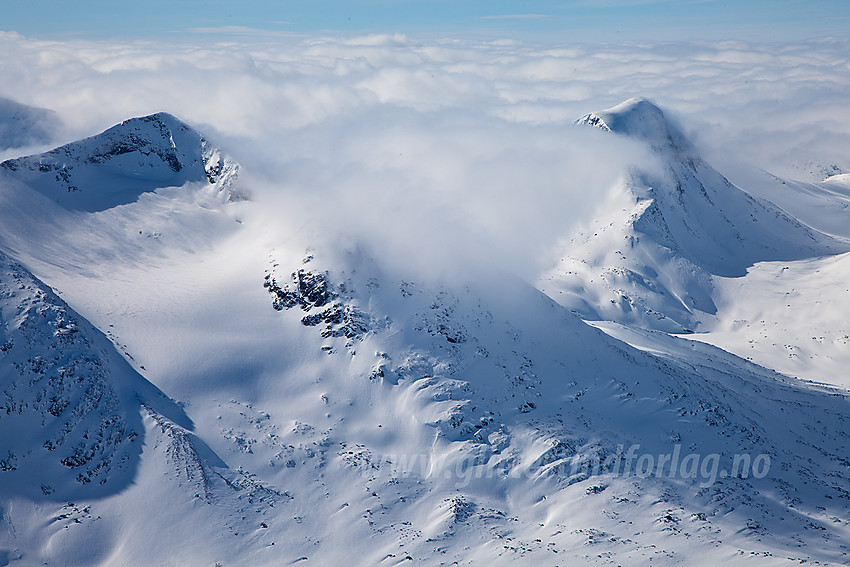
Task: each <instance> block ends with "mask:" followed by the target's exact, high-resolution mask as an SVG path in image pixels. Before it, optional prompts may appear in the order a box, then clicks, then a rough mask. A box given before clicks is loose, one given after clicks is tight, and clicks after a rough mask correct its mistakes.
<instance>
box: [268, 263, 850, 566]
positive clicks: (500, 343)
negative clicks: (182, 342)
mask: <svg viewBox="0 0 850 567" xmlns="http://www.w3.org/2000/svg"><path fill="white" fill-rule="evenodd" d="M348 258H349V260H351V264H350V265H348V264H345V263H344V264H343V265H337V267H336V269H321V268H314V269H316V270H321V271H316V272H312V277H309V278H304V275H305V272H303V271H301V272H299V270H303V268H298V267H296V266H292V267H291V268H290V269H294V271H293V276H292V279H293V281H299V280H298V277H297V276H298V274H299V273H300V275H301V281H311V282H313V283H314V284H315V283H316V282H317V281H319V280H321V282H322V283H321V285H319V286H316V285H311V286H308V289H312V290H315V289H317V287H318V288H321V289H332V288H334V287H336V286H338V285H339V282H343V281H344V282H345V286H344V287H345V289H346V290H348V292H349V298H350V299H349V300H350V301H352V302H354V303H356V304H358V305H361V306H365V305H368V306H369V308H368V310H367V311H368V314H369V316H370V317H371V319H372V320H382V321H388V322H389V323H388V324H387V325H386V326H385V327H382V328H372V329H370V332H369V334H367V335H364V336H362V337H360V338H359V342H358V343H357V346H356V353H355V352H354V351H353V350H352V349H351V348H348V349H342V348H340V347H341V346H343V344H344V343H345V338H344V337H334V336H330V335H327V334H325V335H323V336H322V337H321V339H322V340H318V339H320V337H319V335H318V334H314V335H313V336H314V337H315V338H316V339H317V340H316V342H315V343H314V344H316V348H317V349H318V347H319V345H321V350H323V351H324V352H327V353H328V354H329V355H331V357H332V358H336V359H338V363H339V364H342V368H349V370H348V372H346V373H344V374H343V375H341V376H339V378H338V379H339V380H340V381H354V382H355V384H356V383H357V382H360V383H364V382H371V383H372V384H373V385H372V386H370V390H371V391H373V392H374V393H372V394H371V395H370V397H374V398H375V399H378V398H380V399H382V400H383V402H382V403H381V404H380V405H377V404H376V405H375V406H373V407H372V408H371V411H372V412H373V413H372V414H371V415H369V416H355V415H348V416H347V417H346V419H345V421H344V422H341V423H340V424H339V425H338V426H336V427H334V428H333V429H332V430H330V431H329V432H328V434H329V437H328V438H327V441H326V444H327V443H328V441H329V442H330V444H333V440H339V441H338V442H339V443H340V444H341V445H342V446H343V448H344V449H345V450H344V451H343V452H342V453H340V455H341V456H342V457H343V461H344V462H346V463H348V466H351V467H354V468H356V469H359V470H361V471H368V475H366V477H365V478H366V479H370V481H369V482H366V483H365V485H364V486H368V487H369V488H368V490H370V491H372V493H373V495H374V496H375V497H377V498H378V500H379V501H380V502H382V503H384V502H385V496H384V491H385V490H387V489H389V488H390V487H392V488H393V490H394V491H395V492H396V493H397V494H400V495H401V500H400V501H399V502H397V503H395V504H393V505H392V506H389V505H387V504H385V503H384V504H382V506H381V508H380V512H378V513H376V511H375V509H374V508H373V509H372V510H371V512H370V513H369V517H370V526H372V527H373V529H374V532H373V534H374V535H373V537H377V538H379V539H378V541H383V538H384V537H386V536H387V533H388V528H389V526H388V525H387V524H386V523H385V522H387V521H388V520H384V521H383V522H384V523H382V520H381V517H393V518H399V517H405V516H406V515H407V514H414V512H413V510H414V509H415V507H416V505H414V504H409V503H411V502H414V501H415V498H414V497H413V496H412V495H410V494H408V495H405V492H404V487H405V485H404V484H401V485H399V484H398V482H396V483H388V484H386V485H384V488H383V489H381V488H376V486H378V487H380V486H381V484H380V483H377V484H376V480H380V479H382V478H386V475H390V476H389V478H393V475H398V474H402V475H403V477H404V478H407V479H418V480H417V482H416V483H415V484H414V486H415V487H416V488H417V491H418V490H421V487H422V486H423V483H424V486H425V487H428V488H427V490H428V493H429V496H428V498H427V500H428V501H429V502H431V504H430V506H433V507H434V512H433V513H434V514H444V515H445V518H444V519H443V520H441V522H444V523H442V524H440V525H442V526H443V527H442V528H440V530H442V531H439V533H434V531H433V530H434V528H433V527H432V528H429V527H428V526H427V525H422V524H419V523H417V521H415V520H412V521H411V522H412V523H411V524H410V530H411V531H412V532H415V534H419V535H410V533H408V535H407V536H406V538H405V539H404V541H405V542H406V543H405V545H404V549H405V550H406V553H407V554H409V555H411V556H412V557H414V558H425V557H430V556H431V555H430V554H432V553H434V549H435V547H434V546H435V545H436V543H435V542H439V547H440V548H441V549H443V551H444V552H445V553H447V554H448V556H449V557H454V558H460V557H463V556H464V555H463V553H462V552H461V551H460V550H459V549H458V548H457V547H455V546H457V545H460V544H461V542H460V541H459V540H458V539H456V537H457V534H458V533H461V532H463V533H466V534H467V535H466V536H465V538H467V539H464V540H463V542H464V544H466V545H470V540H469V539H468V538H469V535H468V532H466V531H465V528H462V526H466V525H469V526H475V527H472V528H471V529H472V530H475V529H476V527H477V529H480V530H484V531H486V530H490V533H491V534H493V533H496V532H498V531H499V529H502V528H504V526H505V525H506V524H505V522H506V521H508V522H509V521H513V522H518V523H519V524H520V525H524V524H523V522H525V521H526V520H525V519H523V514H524V513H523V512H520V511H519V510H518V509H515V508H512V506H511V504H510V503H509V502H508V501H506V500H502V499H501V498H500V497H499V496H497V494H499V490H497V487H499V486H503V483H508V484H510V485H511V486H514V490H519V491H527V492H528V494H529V498H530V499H533V498H536V497H539V498H542V499H543V500H541V501H539V502H538V505H539V506H542V507H544V508H545V509H547V510H550V513H555V514H556V512H555V510H556V509H558V507H559V506H560V504H556V503H557V502H565V501H569V500H570V499H572V498H580V499H581V502H582V506H589V507H592V508H593V509H594V510H597V508H596V506H600V507H602V509H605V510H607V512H606V513H607V514H609V515H610V517H611V518H616V517H617V516H618V515H619V514H626V510H628V509H629V508H630V507H633V506H635V502H636V501H635V499H634V497H631V496H629V492H630V491H633V492H634V494H635V495H640V494H644V493H653V494H656V495H657V497H658V500H657V501H656V503H655V504H654V505H653V506H654V507H657V508H658V511H657V514H658V525H659V529H661V530H662V531H665V532H669V533H670V535H672V536H675V537H676V538H679V537H680V538H682V539H683V541H690V538H691V537H692V534H693V532H692V530H696V531H697V533H702V534H703V535H699V536H698V537H697V541H699V542H700V545H703V544H709V545H711V546H720V547H724V548H725V546H730V545H732V546H734V545H743V544H731V543H730V541H729V538H730V537H731V538H733V539H734V538H736V537H737V536H733V535H732V534H733V533H734V532H735V531H736V530H739V529H740V530H741V533H743V534H750V535H749V536H747V537H750V536H752V537H755V538H757V539H758V540H759V541H760V542H762V543H761V545H764V546H767V547H768V548H770V549H772V550H774V553H776V552H777V551H776V550H777V549H779V548H783V546H784V545H785V544H784V543H782V542H783V541H784V537H785V534H787V533H793V532H795V531H797V530H805V529H816V530H820V531H821V532H822V533H823V534H824V541H825V543H824V545H826V547H828V548H829V549H830V550H831V551H828V552H825V553H826V555H824V556H823V557H827V556H830V557H833V558H834V557H837V556H838V555H835V554H840V550H839V548H838V547H833V544H832V543H830V542H833V541H835V542H840V541H843V537H844V536H843V535H842V534H843V533H844V531H845V530H846V526H845V525H844V523H843V522H842V523H841V524H840V525H836V524H834V523H833V522H832V520H830V518H832V517H843V515H844V514H846V512H847V510H848V506H850V502H849V501H848V497H850V492H848V489H847V488H846V486H845V483H846V482H848V481H850V468H848V463H847V461H846V459H845V457H844V456H843V455H844V452H845V451H846V450H848V449H850V447H848V444H850V441H848V439H847V437H846V435H845V434H844V433H843V430H844V428H845V426H846V423H847V422H848V419H850V406H848V399H847V397H846V396H845V395H843V394H841V393H840V392H837V391H831V392H830V391H817V390H810V389H805V388H800V387H799V386H796V385H794V384H792V383H791V382H788V381H786V380H783V379H782V378H781V377H779V376H778V375H776V374H773V373H771V372H768V371H765V370H764V369H761V368H759V367H756V366H753V365H748V364H747V363H746V362H744V361H742V360H740V359H736V358H735V357H732V356H730V355H727V354H726V353H723V352H722V351H719V350H712V349H710V348H708V347H705V348H700V349H695V347H693V346H692V345H691V344H690V343H688V342H687V341H682V340H674V339H666V338H665V337H666V335H660V334H659V335H657V336H656V335H653V334H647V335H646V336H645V337H644V338H643V339H642V340H643V341H644V342H645V344H646V345H648V346H647V347H646V349H647V350H650V351H652V352H654V353H655V354H654V355H650V354H647V353H646V352H641V351H640V350H636V349H633V348H631V347H629V346H627V345H626V344H624V343H621V342H619V341H617V340H614V339H611V338H610V337H608V336H606V335H604V334H601V333H599V332H597V331H596V330H595V329H592V328H590V327H587V326H586V325H584V324H583V323H581V322H580V321H579V320H577V319H576V318H575V317H573V316H572V315H570V314H569V313H567V312H565V310H563V309H562V308H560V307H559V306H557V305H556V304H554V303H552V302H550V301H549V300H548V299H546V298H545V297H543V296H541V295H539V294H538V293H537V292H536V291H534V290H533V289H531V288H530V287H528V286H526V285H525V284H522V283H521V282H513V281H509V282H505V281H502V282H500V283H498V284H495V285H494V284H493V283H492V282H494V281H497V279H498V278H492V279H489V280H488V282H489V287H490V289H487V290H485V289H482V287H481V286H480V285H476V284H472V283H470V284H463V283H459V282H453V283H450V284H449V283H447V284H446V285H444V286H438V287H433V286H432V285H421V284H417V283H415V282H412V281H406V280H394V279H393V278H388V277H387V276H386V275H384V274H381V273H380V270H379V269H377V268H375V266H374V264H373V262H372V261H370V260H368V259H364V258H362V257H361V256H360V255H359V254H353V255H350V256H349V257H348ZM311 263H312V264H317V265H318V266H322V262H320V261H319V260H318V259H314V260H311ZM324 267H325V268H327V265H325V266H324ZM278 269H280V270H281V271H283V272H284V273H285V272H286V271H288V270H286V269H285V268H284V267H280V266H278ZM274 273H275V272H274V271H272V272H271V275H270V276H269V278H268V279H267V280H266V281H267V282H268V281H272V282H274V281H275V276H274ZM318 274H321V275H320V277H317V275H318ZM333 282H337V283H333ZM266 287H267V288H270V287H271V289H270V291H271V292H272V299H273V301H276V300H278V299H279V297H280V294H279V293H277V292H275V290H274V287H275V286H269V285H267V286H266ZM494 288H496V289H494ZM318 296H322V297H324V294H319V295H318ZM318 296H317V297H318ZM302 297H303V296H302ZM270 308H271V307H270ZM280 313H281V316H282V317H289V316H290V315H289V313H290V310H287V309H283V310H281V311H280ZM304 332H307V333H309V332H310V330H309V329H305V331H304ZM662 339H664V340H662ZM631 340H632V342H636V343H637V342H640V341H637V340H636V339H634V338H633V337H631ZM665 341H667V342H665ZM347 346H348V347H350V346H351V343H350V342H348V343H347ZM373 353H374V354H373ZM364 358H365V361H364V360H363V359H364ZM340 384H342V382H340ZM338 387H344V386H341V385H340V386H338ZM352 387H355V386H354V385H352ZM379 391H380V392H381V393H380V394H378V393H377V392H379ZM323 400H324V398H323ZM317 403H324V404H326V403H327V400H324V401H321V402H320V401H318V400H317ZM814 408H819V409H818V412H817V415H814V414H813V413H812V411H811V410H812V409H814ZM301 411H304V412H309V411H310V410H309V409H308V408H302V409H301ZM329 411H331V412H333V411H334V410H333V408H332V407H331V408H329ZM296 415H297V414H296ZM352 420H353V421H352ZM364 420H366V421H373V420H374V421H377V422H378V423H388V422H389V423H408V424H410V425H408V426H406V427H407V428H408V429H405V430H396V431H395V432H394V434H395V435H396V436H401V437H403V438H404V439H410V441H409V442H408V443H407V444H406V449H405V450H403V451H402V453H401V454H398V453H391V454H390V455H388V456H387V451H388V449H387V447H386V446H384V447H382V446H380V445H371V444H370V443H368V442H365V443H363V442H361V443H358V444H356V446H355V445H353V444H352V443H350V441H349V438H348V434H349V433H347V432H349V431H356V430H360V429H361V428H362V427H364V425H362V422H363V421H364ZM346 424H348V425H347V426H346ZM349 428H350V429H349ZM417 429H425V430H429V429H431V430H433V431H434V439H435V440H432V441H429V442H428V443H426V444H423V443H421V442H420V443H419V444H417V443H416V442H415V441H413V439H417V438H420V437H423V438H425V439H428V436H427V435H424V434H422V433H416V430H417ZM803 431H805V432H806V433H805V434H802V433H801V432H803ZM402 444H403V445H404V442H402ZM251 446H252V447H254V445H251ZM390 451H392V449H390ZM396 451H397V449H396ZM382 453H383V454H384V455H385V456H384V457H383V458H382V457H381V454H382ZM645 455H648V456H650V458H651V459H652V460H651V461H649V460H648V459H647V458H646V457H645ZM685 455H689V456H688V457H687V458H686V460H684V461H683V459H684V458H685ZM638 458H640V462H641V463H642V464H641V465H640V467H643V468H642V469H641V468H635V467H636V466H637V464H636V463H637V462H638ZM419 459H421V463H420V461H419ZM673 462H676V464H675V465H673ZM685 462H687V463H689V464H687V465H683V463H685ZM293 463H294V461H293ZM743 463H746V467H748V468H747V470H746V471H743V470H742V466H743ZM420 465H421V466H420ZM293 466H296V465H295V464H293ZM683 466H684V468H682V467H683ZM422 467H424V468H422ZM513 483H517V484H513ZM519 486H522V488H519ZM544 487H545V488H544ZM399 491H401V492H399ZM494 491H495V492H494ZM417 494H418V492H417ZM579 494H581V496H578V495H579ZM452 495H453V496H452ZM532 495H537V496H532ZM612 498H613V499H614V500H613V501H612V500H611V499H612ZM544 500H545V501H546V503H543V501H544ZM402 502H404V503H402ZM788 504H792V505H793V506H794V510H795V512H794V513H793V514H792V515H789V514H788V513H787V509H786V508H785V507H786V506H787V505H788ZM421 505H422V504H419V506H421ZM662 507H666V508H663V509H662ZM819 507H823V508H824V509H828V510H829V512H824V511H823V510H822V509H821V508H819ZM408 509H409V510H410V512H405V510H408ZM438 510H441V511H440V512H438ZM479 510H491V511H492V514H489V515H488V514H484V515H483V516H482V515H479V514H478V512H479ZM407 517H411V518H412V517H414V516H412V515H411V516H407ZM440 517H441V518H442V517H443V516H440ZM485 517H486V519H485ZM508 518H512V519H511V520H508ZM685 518H690V520H688V522H687V523H688V524H689V525H690V527H686V526H685V525H684V521H685ZM736 525H737V527H733V526H736ZM497 526H498V527H497ZM614 526H619V527H614ZM606 529H608V530H610V531H609V532H608V533H607V535H606V536H605V538H604V539H605V541H606V542H607V543H606V544H605V549H606V550H609V552H610V550H611V549H615V550H616V549H619V550H620V551H614V552H611V553H613V555H612V556H613V557H618V558H620V561H626V562H628V560H627V559H626V558H631V559H632V560H635V559H636V558H638V557H641V556H642V554H643V553H644V551H642V550H641V547H642V546H641V544H640V541H641V540H642V539H643V538H641V537H639V536H640V534H638V537H635V534H634V533H633V531H630V530H629V528H628V527H627V525H625V524H624V523H622V522H617V521H614V522H612V524H611V525H610V526H609V527H608V528H606ZM429 530H431V531H430V532H429ZM833 530H834V531H833ZM412 532H411V533H412ZM428 533H431V536H430V537H429V536H428V535H427V534H428ZM709 534H712V535H710V536H709ZM724 534H726V535H724ZM539 535H540V536H541V537H542V534H539ZM595 537H598V536H595ZM630 538H631V539H630ZM544 539H545V538H544ZM534 541H536V540H535V539H534V538H531V537H529V539H528V540H526V541H524V542H523V541H518V542H516V544H515V545H518V548H517V549H514V550H512V551H509V552H507V553H508V554H509V555H513V554H514V553H519V551H518V550H519V549H525V552H524V553H529V554H532V556H534V557H538V560H545V557H546V556H547V555H548V553H551V552H552V551H553V550H557V549H558V545H559V544H557V543H554V541H557V538H554V539H551V537H550V541H553V543H550V547H549V548H548V553H546V552H544V551H539V554H538V552H537V551H535V546H534ZM612 542H615V543H614V545H613V546H612V545H611V543H612ZM667 543H668V544H669V546H670V547H671V549H672V548H675V547H676V545H677V544H676V543H674V542H672V541H669V542H667ZM388 545H389V543H388ZM836 545H838V544H837V543H836ZM775 546H779V547H778V548H777V547H775ZM511 547H513V546H506V548H505V549H508V548H511ZM825 549H826V548H825ZM412 550H415V552H414V551H412ZM502 553H505V551H504V550H503V551H502ZM665 553H668V552H665ZM779 553H788V554H793V549H792V548H787V550H786V551H784V552H779ZM669 554H670V555H669V556H670V557H675V556H676V554H677V552H674V551H669ZM790 556H791V555H789V557H790ZM493 557H496V555H494V556H493ZM553 557H554V555H553ZM375 559H376V560H379V559H380V556H379V555H378V554H376V555H375Z"/></svg>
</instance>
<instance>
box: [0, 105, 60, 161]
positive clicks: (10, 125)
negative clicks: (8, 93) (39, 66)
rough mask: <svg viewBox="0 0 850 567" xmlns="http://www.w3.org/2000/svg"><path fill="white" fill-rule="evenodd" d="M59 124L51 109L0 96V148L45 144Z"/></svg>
mask: <svg viewBox="0 0 850 567" xmlns="http://www.w3.org/2000/svg"><path fill="white" fill-rule="evenodd" d="M59 124H60V122H59V117H58V116H57V115H56V113H55V112H53V111H52V110H47V109H45V108H36V107H33V106H27V105H25V104H20V103H18V102H15V101H13V100H9V99H7V98H2V97H0V150H6V149H9V148H22V147H25V146H30V145H34V144H45V143H47V142H49V141H50V139H51V137H52V136H53V135H55V133H56V130H57V129H58V127H59Z"/></svg>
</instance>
